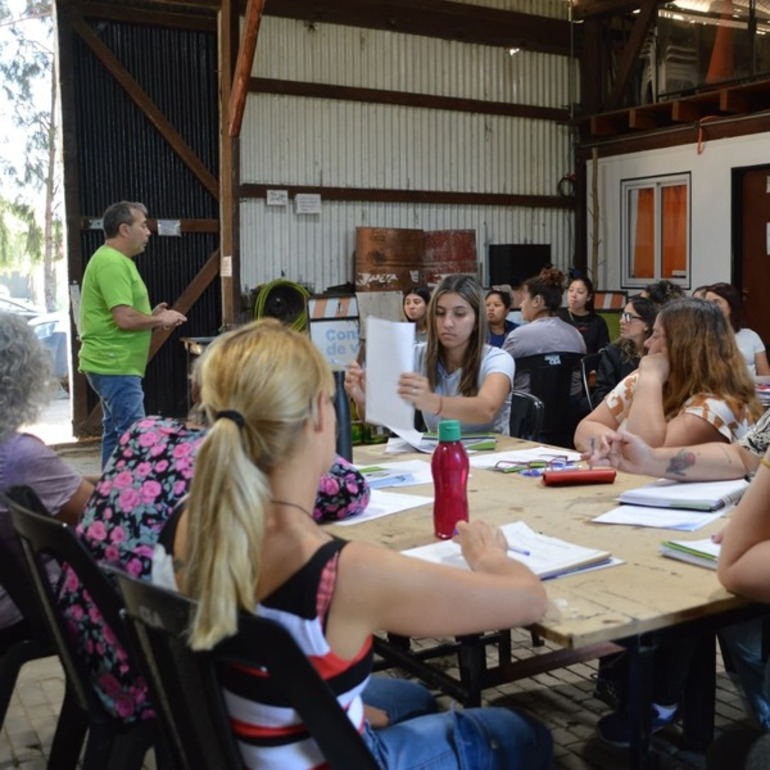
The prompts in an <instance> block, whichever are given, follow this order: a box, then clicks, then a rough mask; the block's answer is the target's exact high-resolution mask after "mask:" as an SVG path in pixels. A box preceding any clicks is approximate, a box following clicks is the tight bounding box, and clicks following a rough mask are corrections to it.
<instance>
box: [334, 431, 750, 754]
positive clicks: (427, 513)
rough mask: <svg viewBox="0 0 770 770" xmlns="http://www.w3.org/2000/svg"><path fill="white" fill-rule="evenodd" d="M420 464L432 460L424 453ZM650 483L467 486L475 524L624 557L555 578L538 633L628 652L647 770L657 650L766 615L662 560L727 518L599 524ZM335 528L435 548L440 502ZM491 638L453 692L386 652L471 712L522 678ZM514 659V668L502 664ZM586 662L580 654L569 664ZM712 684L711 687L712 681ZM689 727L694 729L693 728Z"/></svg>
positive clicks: (498, 480)
mask: <svg viewBox="0 0 770 770" xmlns="http://www.w3.org/2000/svg"><path fill="white" fill-rule="evenodd" d="M533 446H536V444H532V443H531V442H526V441H522V440H519V439H508V438H504V439H500V440H499V441H498V449H497V451H505V450H510V449H526V448H531V447H533ZM415 457H419V455H408V456H407V455H386V454H385V446H384V445H381V446H367V447H356V451H355V460H356V462H358V463H366V464H376V463H382V462H387V461H393V460H397V459H401V458H409V459H414V458H415ZM421 457H423V458H424V459H426V460H427V459H429V458H428V457H427V456H426V455H422V456H421ZM650 480H651V479H649V478H647V477H643V476H632V475H628V474H623V473H619V474H618V476H617V478H616V480H615V483H613V484H600V485H590V486H575V487H546V486H543V485H542V483H541V482H540V479H538V478H534V477H527V476H521V475H519V474H514V473H509V474H503V473H498V472H495V471H491V470H477V469H474V468H471V476H470V479H469V481H468V500H469V507H470V515H471V517H480V518H484V519H486V520H488V521H491V522H494V523H497V524H505V523H507V522H511V521H516V520H522V521H525V522H526V523H527V524H528V525H529V526H530V527H532V528H533V529H535V530H537V531H539V532H543V533H544V534H546V535H552V536H555V537H560V538H562V539H565V540H569V541H571V542H573V543H577V544H580V545H585V546H590V547H595V548H601V549H604V550H607V551H609V552H611V553H612V555H613V556H616V557H618V558H620V559H622V560H623V562H624V564H621V565H619V566H615V567H610V568H607V569H601V570H595V571H592V572H584V573H582V574H577V575H572V576H567V577H563V578H559V579H557V580H550V581H548V582H547V590H548V595H549V597H550V599H551V602H552V604H553V611H552V612H550V613H549V615H548V616H547V617H546V619H545V620H543V621H542V622H541V623H539V624H538V625H537V626H535V627H534V629H535V631H536V632H537V633H538V634H540V635H542V636H543V637H544V638H546V639H549V640H550V641H552V642H554V643H555V644H557V645H559V646H561V647H563V648H565V650H569V651H588V655H586V656H584V657H583V659H587V658H588V657H597V654H601V652H600V651H601V649H602V647H603V646H605V647H606V645H607V643H609V642H616V643H619V644H621V645H623V646H624V647H626V648H627V650H628V651H629V660H630V662H631V664H632V665H631V666H630V669H631V671H630V681H629V686H630V693H631V718H632V720H633V721H634V723H635V724H636V725H637V727H638V735H637V736H636V737H635V739H634V740H632V746H631V753H632V757H631V762H632V766H634V767H644V766H646V761H647V745H648V739H649V703H650V702H651V695H652V694H651V676H650V669H651V656H652V651H653V649H654V648H655V646H656V645H657V644H659V643H660V642H661V641H662V640H665V639H667V638H669V637H671V636H672V635H675V634H677V633H680V632H681V630H682V629H683V628H685V627H687V628H694V627H695V626H697V627H699V628H702V629H703V630H704V631H713V629H715V628H718V627H719V626H721V625H726V624H728V623H731V622H735V620H737V619H742V618H744V617H751V616H755V615H756V614H757V612H758V609H757V608H756V606H754V605H751V604H750V603H748V602H747V601H745V600H743V599H740V598H738V597H736V596H733V595H732V594H729V593H728V592H727V591H725V590H724V589H723V588H722V587H721V585H720V584H719V582H718V580H717V577H716V573H715V572H712V571H711V570H706V569H703V568H700V567H696V566H693V565H689V564H686V563H684V562H679V561H676V560H673V559H668V558H666V557H664V556H662V555H660V553H659V545H660V542H661V541H662V540H664V539H668V538H670V537H672V536H674V537H677V536H681V537H682V538H685V539H686V538H687V537H693V538H696V537H697V538H702V537H706V536H707V535H709V534H711V533H712V532H715V531H718V530H719V529H720V528H721V527H722V526H723V525H724V520H721V521H717V522H715V523H712V524H710V525H708V527H706V528H704V529H701V530H698V533H697V534H693V535H691V534H690V533H672V532H671V531H667V530H660V529H654V528H649V527H629V526H619V525H607V524H594V523H592V522H591V519H593V518H595V517H596V516H598V515H600V514H602V513H605V512H606V511H608V510H609V509H611V508H613V507H615V506H616V505H617V503H616V501H615V498H616V497H617V495H619V494H620V492H622V491H623V490H626V489H630V488H633V487H638V486H641V485H642V484H644V483H646V482H648V481H650ZM396 491H397V490H396ZM404 491H405V492H409V493H413V494H421V493H422V494H425V495H426V496H427V495H431V496H432V494H433V489H432V485H425V486H422V487H419V486H415V487H408V488H407V489H405V490H404ZM330 529H331V530H333V531H334V533H335V534H337V535H339V536H340V537H344V538H347V539H350V540H362V541H366V542H372V543H379V544H381V545H385V546H388V547H390V548H395V549H397V550H404V549H406V548H412V547H414V546H418V545H425V544H427V543H430V542H433V540H434V538H433V526H432V505H425V506H422V507H420V508H415V509H411V510H408V511H404V512H402V513H398V514H394V515H391V516H385V517H382V518H379V519H374V520H372V521H370V522H366V523H362V524H360V525H356V526H348V527H340V526H338V525H331V526H330ZM508 637H509V634H508ZM704 638H706V639H708V640H710V642H709V643H707V644H706V646H705V648H704V650H703V651H702V654H701V665H700V666H699V667H698V668H697V670H698V672H699V676H704V675H706V676H707V677H708V673H707V672H708V670H709V663H710V671H711V675H710V676H711V680H712V688H713V677H714V665H713V655H714V645H713V638H714V637H713V633H707V634H704ZM488 641H498V642H499V641H500V635H499V634H497V635H495V634H492V635H491V636H489V637H488V640H484V639H483V638H482V640H481V643H479V637H473V638H467V639H462V640H460V649H459V650H458V652H459V664H460V670H461V682H460V683H459V684H460V685H461V686H460V688H457V687H453V686H452V685H451V683H447V682H444V684H445V685H447V687H446V688H445V687H443V686H442V684H441V676H440V675H439V676H438V677H433V676H431V672H429V671H427V668H426V663H425V659H423V660H420V659H419V656H417V655H415V654H412V653H410V651H409V650H408V649H407V650H405V649H403V645H399V643H398V642H396V644H395V645H393V649H391V650H386V654H387V653H391V654H392V656H393V657H392V658H391V659H392V660H393V661H394V662H399V663H400V664H401V665H403V664H405V663H406V667H407V669H409V668H410V665H409V662H410V661H409V660H403V659H402V660H399V654H400V653H401V654H403V655H405V656H409V659H410V660H411V661H412V663H413V664H414V665H412V666H411V670H412V671H414V672H415V673H420V675H424V674H426V673H427V674H428V676H426V679H427V680H428V681H429V682H431V683H433V684H436V685H437V686H439V687H442V689H447V690H448V691H449V694H450V695H453V696H454V697H458V695H459V697H460V699H461V700H463V701H464V702H465V703H466V705H473V704H475V703H476V702H478V699H479V696H480V690H481V689H482V688H483V687H488V686H491V685H493V684H499V683H501V682H504V681H512V680H513V679H515V678H517V671H516V664H512V663H511V660H510V647H508V648H507V650H506V648H505V643H504V642H503V647H502V657H501V660H500V665H499V666H498V667H496V668H494V669H487V667H486V660H485V650H484V646H485V644H486V643H488ZM399 647H401V649H400V650H399ZM506 652H507V655H508V660H507V661H506V660H505V659H504V658H505V654H506ZM427 657H428V656H427V655H425V656H424V658H427ZM567 657H569V656H567ZM579 659H580V658H579V657H578V658H574V657H573V658H572V659H570V660H569V662H575V661H576V660H579ZM558 665H565V663H561V664H560V663H559V662H558V661H557V662H556V664H555V666H551V667H552V668H553V667H556V666H558ZM704 666H705V668H704ZM421 667H422V668H421ZM704 672H705V674H704ZM432 673H436V672H432ZM705 684H706V685H707V686H708V681H706V682H705ZM452 689H454V692H452V691H451V690H452ZM463 695H465V696H466V697H463ZM698 697H700V696H696V698H698ZM696 711H697V709H696ZM700 712H701V713H700V714H699V715H698V717H697V718H698V720H699V721H700V722H701V723H702V722H703V721H704V718H705V719H706V720H707V721H708V717H709V716H711V719H710V724H711V734H713V702H712V711H711V712H710V713H709V714H704V713H703V709H702V706H701V709H700ZM685 728H686V731H687V724H686V725H685ZM690 732H691V733H692V732H693V731H692V730H691V731H690ZM702 733H703V731H702V730H701V734H702ZM708 738H709V732H708V731H706V738H705V739H703V738H701V741H700V742H701V743H702V742H703V740H708ZM696 748H702V747H700V746H698V747H696Z"/></svg>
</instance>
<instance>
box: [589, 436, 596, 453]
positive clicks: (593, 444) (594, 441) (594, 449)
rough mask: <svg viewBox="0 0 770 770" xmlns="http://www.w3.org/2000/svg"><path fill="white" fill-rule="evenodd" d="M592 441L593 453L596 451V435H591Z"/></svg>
mask: <svg viewBox="0 0 770 770" xmlns="http://www.w3.org/2000/svg"><path fill="white" fill-rule="evenodd" d="M590 442H591V443H590V447H591V454H592V455H593V453H594V452H595V451H596V437H595V436H591V439H590Z"/></svg>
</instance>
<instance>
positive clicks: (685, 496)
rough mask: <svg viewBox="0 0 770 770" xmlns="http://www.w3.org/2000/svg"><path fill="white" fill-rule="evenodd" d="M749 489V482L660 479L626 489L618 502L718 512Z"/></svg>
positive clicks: (738, 480) (737, 480)
mask: <svg viewBox="0 0 770 770" xmlns="http://www.w3.org/2000/svg"><path fill="white" fill-rule="evenodd" d="M748 486H749V484H748V482H747V481H746V480H745V479H732V480H730V481H697V482H685V481H670V480H669V479H658V480H657V481H653V482H652V483H651V484H645V485H644V486H643V487H637V488H636V489H628V490H626V491H625V492H623V493H622V494H621V495H620V496H619V497H618V501H619V502H621V503H628V504H630V505H646V506H649V507H652V508H685V509H689V510H693V511H718V510H719V509H720V508H724V507H725V506H727V505H735V503H737V502H738V501H739V500H740V499H741V497H743V493H744V492H745V491H746V489H747V488H748Z"/></svg>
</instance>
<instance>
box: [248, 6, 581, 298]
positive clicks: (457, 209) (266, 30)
mask: <svg viewBox="0 0 770 770" xmlns="http://www.w3.org/2000/svg"><path fill="white" fill-rule="evenodd" d="M479 4H481V3H479ZM483 4H484V5H492V6H493V7H504V8H505V9H507V10H522V11H525V12H530V10H531V9H530V8H529V6H533V5H537V6H538V11H537V12H538V13H541V12H542V13H547V12H548V9H540V5H541V4H540V3H534V2H533V3H527V2H523V1H522V2H521V3H516V4H515V5H516V6H517V7H515V8H514V7H513V5H514V4H513V3H502V2H499V3H483ZM542 5H543V6H548V8H549V9H550V11H551V12H552V13H553V15H556V13H555V9H556V8H557V7H558V6H561V8H562V11H563V13H562V14H561V16H562V17H564V16H565V15H566V6H564V4H559V3H554V4H550V3H542ZM519 6H527V7H521V8H520V7H519ZM570 66H571V65H570V61H569V59H568V57H563V56H555V55H549V54H540V53H532V52H521V53H519V54H517V55H515V56H510V55H509V54H508V53H507V51H505V50H504V49H499V48H491V47H485V46H478V45H468V44H462V43H457V42H452V41H446V40H439V39H433V38H427V37H418V36H413V35H404V34H393V33H388V32H381V31H375V30H365V29H357V28H349V27H341V26H335V25H324V24H316V25H308V24H305V23H303V22H297V21H292V20H286V19H276V18H272V17H266V18H264V19H263V21H262V28H261V31H260V37H259V44H258V46H257V56H256V59H255V63H254V69H253V74H254V76H256V77H263V78H276V79H284V80H295V81H303V82H312V83H323V84H333V85H340V86H350V87H361V88H377V89H383V90H389V91H404V92H409V93H420V94H429V95H440V96H451V97H457V98H466V99H482V100H489V101H494V102H506V103H519V104H527V105H532V106H538V107H555V108H561V109H564V108H566V107H567V106H568V105H569V104H570V103H571V102H575V101H577V96H576V94H574V93H571V85H570V84H571V79H573V78H574V72H572V71H571V69H570ZM571 164H572V161H571V151H570V134H569V130H568V128H567V127H566V126H563V125H561V126H560V125H557V124H556V123H554V122H549V121H545V120H532V119H524V118H513V117H501V116H498V115H486V114H471V113H465V112H451V111H445V110H433V109H425V108H407V107H401V106H393V105H384V104H367V103H360V102H353V101H342V100H327V99H319V98H304V97H293V96H281V95H269V94H251V95H250V96H249V99H248V101H247V107H246V113H245V117H244V124H243V131H242V134H241V181H242V182H244V183H249V182H254V183H258V184H270V185H273V184H274V185H276V186H277V187H280V185H282V184H284V185H299V186H301V185H308V186H330V187H353V188H374V189H379V188H385V189H404V190H410V189H414V190H431V191H441V192H444V191H451V192H469V193H471V192H472V193H508V194H521V195H555V194H556V190H557V184H558V182H559V179H561V177H562V176H563V175H564V174H566V173H569V172H571V171H572V170H573V169H572V166H571ZM241 208H242V211H241V215H242V220H241V246H242V256H241V280H242V283H243V284H244V285H246V286H249V287H254V286H256V285H258V284H260V283H263V282H265V281H267V280H271V279H272V278H275V277H277V276H279V275H281V274H282V272H283V274H285V275H286V277H287V278H290V279H291V280H297V281H302V282H305V283H308V284H310V285H312V286H314V288H315V290H316V291H322V290H323V289H325V288H326V287H327V286H329V285H336V284H341V283H344V282H346V281H350V280H352V276H353V257H352V254H353V246H352V244H354V242H355V228H356V227H357V226H360V225H368V226H374V227H420V228H424V229H434V228H436V229H438V228H442V229H464V228H472V229H475V230H476V231H477V248H478V252H479V255H480V257H481V258H482V259H485V255H486V249H485V246H486V245H487V244H488V243H490V242H497V243H500V242H515V243H550V244H552V253H553V254H554V258H555V259H556V260H558V263H559V264H560V265H562V266H565V267H566V266H567V265H568V264H569V262H570V260H571V257H572V253H573V248H574V244H573V238H572V215H571V214H569V213H567V212H565V211H561V210H544V209H527V208H522V209H505V208H500V207H498V206H492V207H484V206H450V205H431V204H423V205H407V204H396V203H394V204H378V203H366V202H360V203H333V202H324V203H323V204H322V213H321V214H320V215H319V216H307V215H304V216H301V215H296V214H295V213H294V209H293V207H292V206H291V205H290V206H289V207H287V208H274V207H267V206H265V203H264V200H262V199H259V200H247V201H244V202H243V203H242V206H241Z"/></svg>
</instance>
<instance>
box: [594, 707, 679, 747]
mask: <svg viewBox="0 0 770 770" xmlns="http://www.w3.org/2000/svg"><path fill="white" fill-rule="evenodd" d="M678 715H679V712H678V711H674V712H673V713H672V714H670V715H669V716H667V717H662V716H660V714H659V713H658V711H657V710H656V709H655V708H653V709H652V718H651V720H650V735H652V734H653V733H657V732H658V730H662V729H663V728H664V727H667V726H668V725H670V724H672V723H673V722H675V721H676V719H677V717H678ZM596 730H597V732H598V733H599V737H600V738H601V739H602V740H603V741H604V742H605V743H608V744H609V745H610V746H617V747H618V748H628V746H629V745H630V744H631V727H630V725H629V719H628V712H627V711H613V712H612V714H607V716H606V717H602V718H601V719H600V720H599V721H598V722H597V723H596Z"/></svg>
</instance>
